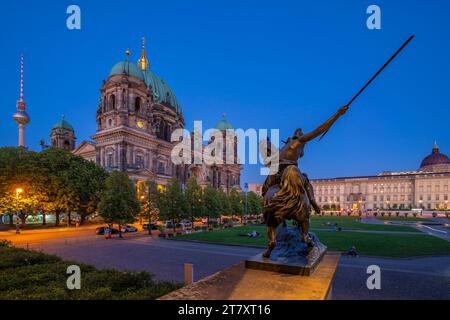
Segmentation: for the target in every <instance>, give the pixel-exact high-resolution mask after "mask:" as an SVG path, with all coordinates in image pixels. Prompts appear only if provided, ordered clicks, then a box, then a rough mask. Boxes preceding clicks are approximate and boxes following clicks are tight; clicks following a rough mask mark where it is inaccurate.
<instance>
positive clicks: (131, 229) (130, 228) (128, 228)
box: [122, 225, 138, 233]
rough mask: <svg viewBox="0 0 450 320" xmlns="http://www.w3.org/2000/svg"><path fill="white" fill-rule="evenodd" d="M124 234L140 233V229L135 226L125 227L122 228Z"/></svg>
mask: <svg viewBox="0 0 450 320" xmlns="http://www.w3.org/2000/svg"><path fill="white" fill-rule="evenodd" d="M122 232H124V233H129V232H138V229H137V228H136V227H133V226H128V225H125V226H122Z"/></svg>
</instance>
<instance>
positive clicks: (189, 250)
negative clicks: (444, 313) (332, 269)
mask: <svg viewBox="0 0 450 320" xmlns="http://www.w3.org/2000/svg"><path fill="white" fill-rule="evenodd" d="M94 229H95V228H94V227H83V228H80V229H71V230H70V231H64V229H61V230H60V231H58V230H54V229H53V230H39V231H24V232H22V234H21V235H19V236H16V235H15V234H11V233H4V232H2V233H1V234H0V238H5V239H8V240H10V241H12V242H13V243H14V244H15V245H17V246H20V247H25V248H26V247H28V248H29V249H33V250H42V251H44V252H46V253H50V254H55V255H58V256H60V257H61V258H63V259H65V260H72V261H78V262H83V263H88V264H92V265H94V266H96V267H98V268H113V269H118V270H133V271H148V272H151V273H152V274H154V276H155V279H157V280H167V281H174V282H182V281H183V265H184V263H191V264H193V265H194V278H195V280H199V279H201V278H204V277H206V276H208V275H211V274H213V273H215V272H218V271H220V270H222V269H224V268H227V267H229V266H231V265H233V264H236V263H238V262H240V261H242V260H244V259H245V258H247V257H250V256H253V255H256V254H258V253H260V252H261V249H258V248H248V247H237V246H224V245H212V244H201V243H193V242H184V241H173V240H164V239H159V238H151V237H149V236H148V235H147V234H146V233H145V232H142V233H138V234H125V239H124V240H118V239H117V238H114V239H112V240H105V239H104V237H102V236H96V235H94ZM369 265H378V266H380V268H381V271H382V274H381V281H382V288H381V290H373V291H370V290H368V289H367V287H366V280H367V278H368V276H369V275H368V274H367V273H366V270H367V267H368V266H369ZM333 290H334V291H333V298H334V299H450V256H446V257H426V258H414V259H384V258H374V257H359V258H350V257H346V256H343V257H342V258H341V261H340V264H339V267H338V270H337V273H336V277H335V282H334V289H333Z"/></svg>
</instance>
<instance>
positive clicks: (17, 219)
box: [16, 216, 20, 234]
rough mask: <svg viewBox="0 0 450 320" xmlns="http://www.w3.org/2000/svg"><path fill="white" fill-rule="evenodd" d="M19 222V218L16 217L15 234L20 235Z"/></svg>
mask: <svg viewBox="0 0 450 320" xmlns="http://www.w3.org/2000/svg"><path fill="white" fill-rule="evenodd" d="M19 223H20V220H19V216H17V217H16V234H20V226H19Z"/></svg>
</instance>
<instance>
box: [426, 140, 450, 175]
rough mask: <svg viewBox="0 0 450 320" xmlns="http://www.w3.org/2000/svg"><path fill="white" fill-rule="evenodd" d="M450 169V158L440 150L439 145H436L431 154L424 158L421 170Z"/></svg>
mask: <svg viewBox="0 0 450 320" xmlns="http://www.w3.org/2000/svg"><path fill="white" fill-rule="evenodd" d="M447 170H448V171H450V159H449V157H448V156H446V155H445V154H442V153H440V152H439V147H438V146H437V145H435V146H434V147H433V151H432V152H431V154H430V155H429V156H427V157H425V159H423V161H422V164H421V165H420V171H447Z"/></svg>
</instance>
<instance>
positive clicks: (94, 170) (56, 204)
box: [39, 148, 108, 224]
mask: <svg viewBox="0 0 450 320" xmlns="http://www.w3.org/2000/svg"><path fill="white" fill-rule="evenodd" d="M39 156H40V164H41V171H42V172H41V179H42V181H40V185H41V186H42V189H43V190H45V192H46V194H47V196H48V201H46V202H44V209H46V210H45V211H49V210H51V211H54V212H55V215H56V223H57V224H58V223H59V215H60V213H62V212H66V213H68V214H69V219H70V212H72V211H76V212H78V213H79V215H80V224H83V223H84V221H85V219H86V217H88V216H89V215H91V214H93V213H94V212H95V210H96V208H97V206H98V203H99V201H100V195H101V192H102V190H103V187H104V184H105V179H106V177H107V175H108V173H107V172H106V171H105V170H104V169H103V168H101V167H100V166H98V165H96V164H95V163H93V162H90V161H87V160H85V159H83V158H81V157H79V156H75V155H73V154H72V153H71V152H69V151H67V150H63V149H58V148H50V149H48V150H45V151H43V152H41V153H40V154H39ZM69 222H70V221H69Z"/></svg>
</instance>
